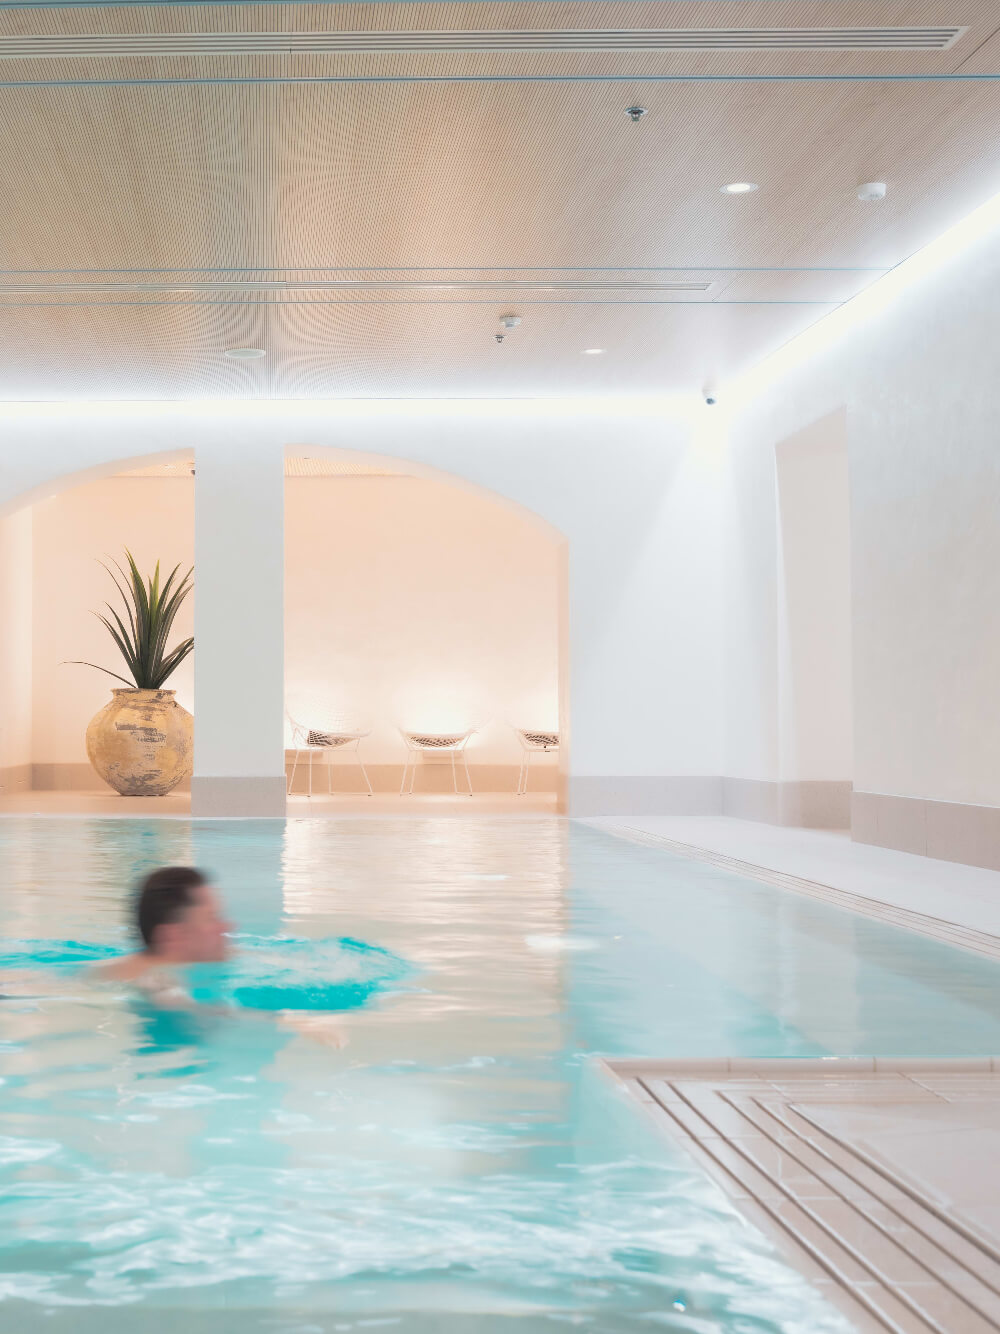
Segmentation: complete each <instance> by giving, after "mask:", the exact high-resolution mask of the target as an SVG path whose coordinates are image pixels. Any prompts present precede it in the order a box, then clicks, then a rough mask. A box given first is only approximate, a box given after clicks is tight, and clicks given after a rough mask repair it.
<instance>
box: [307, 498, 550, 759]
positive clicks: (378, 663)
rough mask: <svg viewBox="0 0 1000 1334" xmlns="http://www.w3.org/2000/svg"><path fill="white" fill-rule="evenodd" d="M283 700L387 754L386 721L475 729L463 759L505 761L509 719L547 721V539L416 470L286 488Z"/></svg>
mask: <svg viewBox="0 0 1000 1334" xmlns="http://www.w3.org/2000/svg"><path fill="white" fill-rule="evenodd" d="M285 513H286V525H285V527H286V548H285V699H286V701H287V705H288V708H289V710H290V711H291V713H292V715H293V716H294V717H296V718H297V719H299V720H300V721H301V722H302V723H303V724H305V725H310V724H311V725H312V726H315V727H323V726H324V725H332V724H333V723H334V721H335V720H336V719H337V718H338V717H343V716H344V715H345V714H346V715H353V716H354V717H355V718H356V719H357V720H358V721H359V722H361V723H363V724H364V725H366V726H369V727H371V728H372V729H373V731H372V735H371V737H370V738H368V739H367V740H366V741H365V744H364V754H365V758H366V760H368V761H371V762H373V763H375V764H378V763H387V764H401V763H402V760H403V754H404V752H403V743H402V741H401V739H400V736H399V732H398V730H397V728H398V727H406V728H408V729H410V730H413V731H446V732H447V731H461V730H464V729H465V728H467V727H470V726H473V725H476V724H479V723H482V724H485V726H484V727H483V729H482V732H481V733H480V734H479V735H477V736H476V737H475V738H473V741H472V743H471V746H470V760H472V761H474V762H476V763H479V764H484V763H488V764H517V763H518V761H519V757H520V748H519V746H518V742H517V739H516V737H515V736H514V733H513V731H512V730H511V728H512V726H520V727H524V728H529V727H534V728H539V729H542V728H547V729H551V730H558V727H559V662H558V657H559V596H560V589H559V573H560V570H559V567H560V551H559V543H558V541H557V539H556V538H555V536H554V535H553V534H552V533H550V532H547V531H545V530H543V529H542V527H541V526H540V525H539V524H537V523H533V522H532V521H531V520H530V519H529V518H528V517H527V516H526V515H524V514H523V513H520V512H518V511H515V510H513V509H512V508H511V507H508V506H505V505H503V504H501V503H498V502H497V501H496V500H494V499H491V498H489V497H487V496H485V495H484V494H482V493H478V492H471V491H469V490H468V489H465V488H459V487H456V486H449V485H446V484H442V483H441V482H439V481H437V480H431V479H429V478H423V477H412V476H411V477H408V476H397V477H391V476H390V477H383V476H368V477H366V476H354V477H351V476H346V477H298V478H295V477H293V478H289V479H288V481H287V482H286V509H285Z"/></svg>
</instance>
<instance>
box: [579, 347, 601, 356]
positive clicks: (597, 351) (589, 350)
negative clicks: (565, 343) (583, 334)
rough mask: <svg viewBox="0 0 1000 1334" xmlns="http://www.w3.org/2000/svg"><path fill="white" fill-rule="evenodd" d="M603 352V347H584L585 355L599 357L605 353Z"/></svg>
mask: <svg viewBox="0 0 1000 1334" xmlns="http://www.w3.org/2000/svg"><path fill="white" fill-rule="evenodd" d="M603 352H604V348H603V347H585V348H584V349H583V355H584V356H585V357H599V356H601V355H602V354H603Z"/></svg>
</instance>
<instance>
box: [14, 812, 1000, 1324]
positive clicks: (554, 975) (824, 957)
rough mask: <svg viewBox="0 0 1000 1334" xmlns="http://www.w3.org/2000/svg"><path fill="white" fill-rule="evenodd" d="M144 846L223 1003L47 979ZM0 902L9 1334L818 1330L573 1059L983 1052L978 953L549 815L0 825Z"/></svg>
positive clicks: (795, 1290)
mask: <svg viewBox="0 0 1000 1334" xmlns="http://www.w3.org/2000/svg"><path fill="white" fill-rule="evenodd" d="M171 862H183V863H193V864H195V865H200V866H205V867H207V868H210V869H211V870H212V871H214V872H215V874H216V876H217V878H218V881H219V883H220V884H221V886H222V888H223V890H224V892H225V895H226V899H227V905H228V908H229V911H230V914H231V916H233V917H234V919H235V920H236V922H237V924H238V929H239V932H240V936H241V942H242V945H243V957H242V960H241V962H240V964H239V966H238V967H237V968H235V969H234V970H232V971H231V972H229V973H226V974H211V973H208V974H203V975H200V976H199V977H198V978H196V979H195V982H196V984H197V985H199V986H202V987H204V988H205V989H206V990H205V994H206V995H207V996H211V997H214V998H218V997H219V996H222V997H224V998H228V999H234V998H235V999H236V1000H242V1001H243V1002H244V1003H250V1004H252V1005H256V1006H258V1007H260V1008H259V1009H258V1011H257V1013H256V1015H254V1016H252V1017H251V1016H249V1015H235V1016H232V1017H230V1016H225V1015H223V1016H218V1015H215V1014H208V1015H206V1016H204V1017H200V1018H192V1017H191V1016H188V1015H181V1016H178V1015H163V1014H157V1013H155V1012H153V1011H150V1010H148V1009H144V1008H142V1007H141V1006H138V1005H136V1004H134V1003H131V1002H129V1001H128V1000H127V998H125V997H124V996H122V995H119V994H116V993H109V992H99V993H95V992H94V991H93V990H90V989H88V988H86V987H85V986H83V985H81V983H80V981H79V978H78V974H77V971H76V969H75V966H74V959H73V958H69V957H67V951H69V952H70V953H75V954H76V955H77V956H79V957H89V956H92V955H98V954H101V953H103V952H106V951H114V950H118V949H123V948H126V947H127V945H128V943H129V941H128V935H127V931H126V926H125V922H124V911H123V909H124V901H125V890H126V888H127V887H128V886H129V885H130V884H131V883H132V882H133V880H134V878H135V876H136V874H137V873H138V872H139V871H141V870H142V869H144V868H146V867H149V866H153V865H160V864H164V863H171ZM0 885H2V898H0V936H2V939H3V943H2V945H0V992H2V991H3V990H4V986H5V984H7V988H8V991H10V992H17V993H24V992H30V993H31V994H30V995H28V996H26V995H23V994H19V995H15V996H14V998H13V999H7V1000H3V1001H0V1024H2V1028H0V1078H2V1080H3V1083H2V1085H0V1174H2V1193H0V1298H2V1304H0V1326H2V1328H4V1329H10V1330H11V1331H15V1330H16V1331H17V1332H18V1334H22V1332H23V1334H35V1331H40V1330H47V1331H54V1332H55V1334H64V1332H67V1331H72V1334H96V1332H97V1331H100V1332H101V1334H124V1332H125V1331H129V1334H132V1331H135V1330H138V1329H141V1330H142V1331H144V1334H166V1332H167V1331H171V1332H173V1331H183V1332H184V1334H209V1331H211V1334H237V1331H239V1334H264V1332H265V1331H266V1332H267V1334H328V1332H331V1331H340V1330H344V1331H363V1330H366V1329H370V1328H383V1327H384V1328H386V1329H390V1330H391V1329H398V1330H400V1331H413V1334H430V1331H432V1330H433V1331H436V1330H442V1331H455V1332H456V1334H459V1332H460V1334H501V1331H504V1330H508V1329H510V1330H511V1331H512V1332H514V1334H528V1332H529V1331H530V1334H540V1332H541V1331H546V1332H548V1331H554V1330H556V1329H558V1328H559V1327H560V1326H567V1325H569V1326H575V1327H579V1328H581V1329H583V1330H588V1331H601V1332H603V1334H620V1332H621V1331H643V1330H646V1331H650V1330H655V1329H670V1330H682V1331H690V1332H691V1334H708V1332H709V1331H726V1332H727V1334H729V1332H730V1331H732V1332H733V1334H775V1332H776V1331H782V1334H827V1332H828V1331H829V1334H833V1332H834V1331H840V1330H843V1329H844V1325H843V1324H842V1322H841V1320H840V1318H839V1317H837V1316H836V1315H835V1314H834V1313H833V1312H831V1311H830V1310H829V1309H828V1308H827V1307H826V1306H825V1305H824V1304H823V1303H822V1302H821V1300H820V1299H819V1298H818V1297H817V1296H815V1295H814V1294H813V1293H812V1292H811V1291H810V1290H809V1289H808V1288H807V1287H805V1286H804V1285H803V1284H802V1283H801V1281H800V1280H799V1279H798V1278H797V1277H796V1276H795V1275H794V1274H792V1273H791V1272H790V1271H789V1270H788V1269H787V1268H786V1267H785V1266H784V1265H783V1264H782V1263H781V1262H780V1261H779V1260H778V1259H777V1258H776V1257H775V1255H774V1254H773V1252H772V1251H771V1250H770V1249H769V1247H768V1245H767V1244H766V1242H765V1241H764V1240H763V1239H762V1238H761V1237H760V1236H759V1235H758V1234H757V1233H756V1232H755V1231H754V1230H753V1229H752V1228H750V1227H749V1226H747V1225H746V1224H744V1223H743V1222H742V1221H741V1219H740V1218H739V1217H738V1215H736V1214H735V1212H734V1211H733V1210H732V1209H731V1208H730V1206H729V1205H728V1204H727V1202H726V1200H725V1198H724V1197H723V1196H722V1195H721V1194H720V1192H719V1191H718V1190H716V1188H715V1187H714V1186H713V1185H712V1184H711V1183H710V1182H709V1181H708V1180H707V1179H706V1178H705V1177H704V1176H703V1175H702V1174H701V1173H700V1172H699V1171H697V1170H696V1169H694V1168H692V1166H691V1164H690V1163H689V1162H688V1160H687V1159H686V1158H685V1157H684V1155H683V1154H682V1153H681V1152H680V1151H679V1150H675V1149H673V1148H672V1147H671V1146H670V1145H669V1144H668V1143H666V1142H664V1141H663V1140H661V1139H660V1137H659V1136H658V1134H657V1133H655V1132H654V1131H653V1130H652V1129H651V1127H650V1126H648V1125H647V1124H646V1122H645V1121H644V1120H643V1118H642V1116H641V1115H639V1114H637V1113H636V1112H635V1111H634V1110H633V1108H632V1107H631V1106H630V1105H629V1104H628V1103H627V1102H626V1101H625V1100H624V1099H623V1098H622V1097H621V1096H620V1095H619V1094H618V1093H617V1091H616V1090H615V1089H614V1088H613V1087H612V1086H610V1085H609V1084H608V1083H607V1082H606V1081H605V1080H604V1079H603V1078H602V1077H601V1076H600V1075H599V1074H598V1073H597V1072H596V1071H595V1068H594V1063H593V1059H592V1058H593V1054H594V1053H597V1052H603V1053H609V1054H617V1055H656V1056H683V1055H714V1054H727V1055H744V1056H753V1055H761V1056H797V1055H815V1054H825V1053H837V1054H855V1053H864V1054H867V1053H882V1054H897V1055H906V1054H927V1055H947V1054H976V1053H982V1052H996V1051H1000V986H998V983H1000V968H998V967H997V965H995V964H993V963H990V962H989V961H987V960H983V959H979V958H977V957H976V956H974V955H970V954H966V953H964V952H961V951H957V950H954V949H951V948H949V947H947V946H944V945H941V944H938V943H936V942H934V941H930V940H925V939H923V938H921V937H918V936H913V935H910V934H908V933H905V932H901V931H897V930H894V929H893V928H890V927H886V926H883V925H881V924H880V923H877V922H874V921H870V920H867V919H863V918H857V917H854V916H852V915H850V914H847V913H844V912H841V911H839V910H837V909H833V908H829V907H826V906H825V905H823V904H820V903H817V902H814V901H812V900H809V899H805V898H800V897H796V896H795V895H792V894H788V893H785V892H782V891H778V890H772V889H769V888H767V887H766V886H763V885H759V884H757V883H754V882H749V881H745V880H741V879H739V878H737V877H734V876H731V875H727V874H725V873H722V872H719V871H718V870H715V869H713V868H711V867H709V866H707V865H703V864H700V863H692V862H685V861H683V860H679V859H678V858H676V857H674V856H673V855H671V854H670V853H668V852H666V851H661V850H657V849H654V848H648V847H641V846H637V845H632V844H630V843H627V842H623V841H620V840H616V839H614V838H613V837H611V836H610V835H606V834H604V833H602V832H598V831H596V830H593V829H590V828H587V827H584V826H576V825H570V824H567V823H566V822H561V821H557V820H554V819H552V820H550V819H541V818H540V819H526V820H523V821H511V820H488V819H483V820H476V819H469V820H457V819H455V820H448V819H426V820H425V819H406V820H403V819H399V820H391V819H386V820H373V819H364V820H362V819H359V820H356V821H348V820H345V821H338V822H328V821H322V820H300V821H290V822H288V824H287V825H285V824H281V823H279V822H260V823H255V822H218V823H209V822H205V823H198V822H195V823H188V822H184V821H167V820H163V821H148V822H147V821H141V822H140V821H126V820H122V821H109V820H93V821H87V820H34V821H32V820H27V819H25V820H21V819H17V818H8V819H3V820H0ZM281 997H283V998H284V1001H285V1002H287V1001H288V999H289V997H291V998H293V1000H294V1005H293V1006H290V1007H288V1008H293V1009H295V1010H297V1011H298V1017H296V1016H294V1015H293V1016H292V1022H291V1023H290V1024H289V1023H287V1022H278V1020H277V1018H276V1016H275V1015H274V1013H273V1011H274V1009H275V1005H276V1003H277V1001H276V998H281ZM330 1005H336V1007H337V1013H336V1014H332V1015H331V1014H330V1013H328V1012H327V1013H325V1014H324V1009H323V1007H328V1006H330ZM266 1011H272V1013H270V1014H269V1013H266ZM299 1020H304V1021H305V1022H303V1023H300V1022H299ZM313 1023H315V1024H316V1027H311V1025H312V1024H313ZM328 1030H333V1031H332V1032H331V1031H328ZM343 1039H346V1040H347V1045H344V1046H337V1045H335V1043H336V1042H337V1041H341V1040H343Z"/></svg>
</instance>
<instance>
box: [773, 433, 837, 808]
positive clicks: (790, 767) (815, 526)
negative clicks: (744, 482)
mask: <svg viewBox="0 0 1000 1334" xmlns="http://www.w3.org/2000/svg"><path fill="white" fill-rule="evenodd" d="M775 455H776V459H775V462H776V465H777V487H778V524H779V530H778V752H779V754H778V761H779V772H780V775H781V779H782V781H783V782H803V781H805V782H814V781H816V780H817V779H820V780H830V779H832V780H834V781H841V780H842V781H848V782H849V781H850V780H851V777H852V774H853V769H854V718H853V690H852V681H851V533H850V493H849V481H848V466H847V427H846V422H845V420H844V414H843V413H842V412H836V413H831V414H830V415H829V416H828V417H824V418H822V419H821V420H820V421H818V422H814V423H813V425H811V426H808V427H806V429H805V430H804V431H797V432H796V433H795V434H794V435H793V436H790V437H789V438H787V439H785V440H780V441H779V442H778V444H777V447H776V450H775Z"/></svg>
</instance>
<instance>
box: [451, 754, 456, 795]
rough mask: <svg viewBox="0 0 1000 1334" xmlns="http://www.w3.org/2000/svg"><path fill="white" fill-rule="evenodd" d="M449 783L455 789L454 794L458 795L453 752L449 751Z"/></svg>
mask: <svg viewBox="0 0 1000 1334" xmlns="http://www.w3.org/2000/svg"><path fill="white" fill-rule="evenodd" d="M451 785H452V787H453V788H454V789H455V796H456V797H457V796H458V770H457V769H456V767H455V752H454V751H452V752H451Z"/></svg>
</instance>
